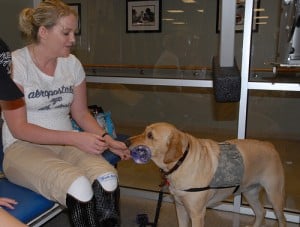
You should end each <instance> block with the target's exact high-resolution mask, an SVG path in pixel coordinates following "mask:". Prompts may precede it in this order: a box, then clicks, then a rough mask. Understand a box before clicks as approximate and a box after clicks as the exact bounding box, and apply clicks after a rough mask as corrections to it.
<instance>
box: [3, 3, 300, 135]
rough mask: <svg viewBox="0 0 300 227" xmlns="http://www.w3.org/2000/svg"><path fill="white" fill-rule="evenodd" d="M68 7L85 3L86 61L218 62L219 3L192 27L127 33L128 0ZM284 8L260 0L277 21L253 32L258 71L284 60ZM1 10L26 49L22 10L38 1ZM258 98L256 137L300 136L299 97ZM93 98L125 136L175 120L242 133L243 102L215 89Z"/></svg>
mask: <svg viewBox="0 0 300 227" xmlns="http://www.w3.org/2000/svg"><path fill="white" fill-rule="evenodd" d="M66 2H68V3H78V2H79V3H81V16H82V35H80V36H78V37H77V47H76V49H75V54H76V55H77V56H78V57H79V59H80V60H81V61H82V62H83V63H93V64H146V65H154V64H156V63H157V62H158V61H159V60H161V59H162V58H160V55H162V54H163V52H164V51H165V50H166V48H169V49H167V50H168V51H169V52H173V53H176V54H175V55H176V56H177V61H178V65H186V66H188V65H198V66H207V67H210V65H211V57H212V56H213V55H216V54H217V53H218V39H219V34H218V33H216V21H217V1H210V0H206V1H197V2H198V3H197V7H199V8H205V9H207V11H205V12H204V14H192V13H188V14H185V15H183V19H185V20H186V21H187V22H188V25H187V26H186V27H174V26H171V25H170V24H168V22H163V24H162V32H161V33H126V24H125V21H126V20H125V18H126V17H125V16H126V10H125V8H126V1H116V0H89V1H82V0H66ZM173 4H174V6H175V5H176V4H179V1H177V0H176V1H175V0H163V9H170V8H172V5H173ZM278 4H279V0H276V1H268V0H261V1H260V5H261V7H263V8H265V10H266V13H265V14H268V15H269V17H270V18H269V23H268V24H267V25H260V26H259V29H258V32H255V33H254V34H253V37H252V38H253V45H252V56H251V66H252V67H255V68H256V67H258V68H269V66H268V65H266V64H265V63H266V62H269V61H273V60H274V59H275V58H276V54H277V37H278V36H277V35H278V26H277V25H278V24H279V21H278V20H279V10H280V9H279V7H278ZM0 5H1V7H0V13H1V14H0V15H1V18H3V19H2V20H0V23H1V24H0V27H1V31H0V35H1V37H3V38H4V39H5V40H7V42H8V44H9V45H10V46H11V49H15V48H18V47H21V46H23V41H22V40H21V38H20V35H19V33H18V29H17V15H18V13H19V12H20V10H21V9H22V8H24V7H31V6H32V1H17V0H1V2H0ZM186 7H187V6H186ZM194 8H195V7H194ZM187 10H190V9H187ZM164 14H166V13H165V12H164ZM165 16H166V15H165ZM4 18H5V19H4ZM6 23H8V25H7V24H6ZM3 28H6V29H5V30H4V29H3ZM235 39H236V47H235V52H236V58H237V60H238V63H240V61H241V54H242V34H241V33H236V37H235ZM166 45H167V46H166ZM162 62H163V61H162ZM173 62H175V61H173ZM164 64H166V61H165V62H164ZM174 64H175V63H174ZM154 76H155V75H154ZM250 94H251V96H250V98H249V113H248V119H249V120H248V122H247V124H248V136H251V137H255V136H259V137H270V136H271V137H278V138H279V137H281V138H282V137H285V138H290V139H299V138H300V132H299V126H300V125H299V121H298V116H300V97H299V94H298V93H297V92H295V93H286V92H251V93H250ZM88 97H89V104H99V105H102V106H103V107H104V108H105V109H106V110H111V111H112V114H113V118H114V119H115V121H116V123H117V126H118V127H117V128H119V130H121V131H122V130H124V131H126V130H128V129H129V128H130V127H131V128H132V127H138V128H142V127H144V126H145V125H146V124H148V123H151V122H154V121H170V122H172V123H174V124H176V125H178V126H179V127H181V128H183V129H185V130H189V131H193V132H195V133H198V134H202V135H204V134H205V133H206V134H225V135H226V136H235V135H236V130H237V107H238V104H217V103H215V102H214V97H213V93H212V89H200V88H199V89H196V88H182V87H159V86H129V85H126V86H124V85H112V84H109V85H89V92H88Z"/></svg>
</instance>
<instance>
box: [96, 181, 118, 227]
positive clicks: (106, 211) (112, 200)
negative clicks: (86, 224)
mask: <svg viewBox="0 0 300 227" xmlns="http://www.w3.org/2000/svg"><path fill="white" fill-rule="evenodd" d="M92 187H93V191H94V196H95V208H96V214H95V215H96V216H95V217H96V220H97V221H98V223H99V225H100V226H101V227H120V208H119V201H120V188H119V186H117V188H116V189H115V190H114V191H106V190H105V189H104V188H103V187H102V185H101V184H100V183H99V181H98V180H95V181H94V183H93V185H92Z"/></svg>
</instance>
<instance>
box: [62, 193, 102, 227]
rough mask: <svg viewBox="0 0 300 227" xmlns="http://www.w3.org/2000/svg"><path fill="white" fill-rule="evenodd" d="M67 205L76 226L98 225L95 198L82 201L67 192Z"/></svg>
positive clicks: (92, 226) (93, 226) (95, 226)
mask: <svg viewBox="0 0 300 227" xmlns="http://www.w3.org/2000/svg"><path fill="white" fill-rule="evenodd" d="M66 205H67V207H68V209H69V214H70V219H71V223H72V225H73V226H74V227H98V224H97V223H96V219H95V198H94V197H93V198H92V199H91V200H90V201H88V202H81V201H79V200H77V199H76V198H74V197H73V196H71V195H69V194H67V199H66Z"/></svg>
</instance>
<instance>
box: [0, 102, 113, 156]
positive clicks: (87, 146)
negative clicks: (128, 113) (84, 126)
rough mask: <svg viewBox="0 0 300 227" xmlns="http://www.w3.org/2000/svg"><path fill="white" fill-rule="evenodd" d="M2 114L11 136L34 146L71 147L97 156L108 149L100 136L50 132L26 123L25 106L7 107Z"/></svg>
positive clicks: (70, 132) (57, 131)
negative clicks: (53, 145)
mask: <svg viewBox="0 0 300 227" xmlns="http://www.w3.org/2000/svg"><path fill="white" fill-rule="evenodd" d="M3 114H4V118H5V120H6V122H7V126H8V128H9V130H10V131H11V133H12V135H13V136H14V137H15V138H16V139H19V140H24V141H28V142H31V143H36V144H56V145H72V146H76V147H78V148H79V149H81V150H83V151H85V152H88V153H92V154H99V153H101V152H103V150H105V149H107V147H108V146H107V144H106V143H105V142H104V141H103V139H102V138H101V136H100V135H97V134H94V133H86V132H82V133H79V132H73V131H59V130H51V129H46V128H43V127H40V126H38V125H35V124H31V123H28V122H27V114H26V106H25V104H24V105H22V106H20V107H18V108H9V107H7V108H5V109H3Z"/></svg>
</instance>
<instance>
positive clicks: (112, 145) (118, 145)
mask: <svg viewBox="0 0 300 227" xmlns="http://www.w3.org/2000/svg"><path fill="white" fill-rule="evenodd" d="M104 139H105V142H106V143H107V144H108V147H109V149H110V150H111V151H112V152H113V153H115V154H116V155H119V156H120V158H121V159H122V160H129V159H130V158H131V155H130V151H129V149H128V147H127V146H126V145H125V143H123V142H120V141H117V140H114V139H113V138H111V137H110V136H109V135H106V136H105V138H104Z"/></svg>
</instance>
